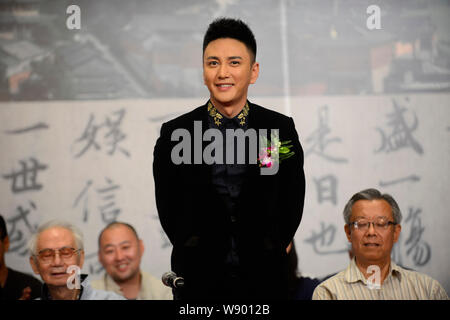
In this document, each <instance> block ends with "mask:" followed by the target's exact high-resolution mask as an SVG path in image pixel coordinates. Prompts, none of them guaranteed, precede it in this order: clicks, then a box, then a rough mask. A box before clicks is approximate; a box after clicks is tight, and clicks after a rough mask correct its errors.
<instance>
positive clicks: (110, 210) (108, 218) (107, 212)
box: [97, 178, 121, 224]
mask: <svg viewBox="0 0 450 320" xmlns="http://www.w3.org/2000/svg"><path fill="white" fill-rule="evenodd" d="M105 180H106V182H107V186H105V187H102V188H100V189H97V193H98V195H99V196H100V197H101V200H102V201H106V203H105V204H103V205H101V206H100V207H99V209H100V213H101V214H102V220H103V222H105V223H107V224H108V223H111V222H114V221H116V219H117V216H118V215H119V214H120V211H121V210H120V209H119V208H117V207H116V202H115V197H116V196H115V194H114V191H115V190H117V189H119V188H120V186H119V185H116V184H113V182H112V180H110V179H108V178H105Z"/></svg>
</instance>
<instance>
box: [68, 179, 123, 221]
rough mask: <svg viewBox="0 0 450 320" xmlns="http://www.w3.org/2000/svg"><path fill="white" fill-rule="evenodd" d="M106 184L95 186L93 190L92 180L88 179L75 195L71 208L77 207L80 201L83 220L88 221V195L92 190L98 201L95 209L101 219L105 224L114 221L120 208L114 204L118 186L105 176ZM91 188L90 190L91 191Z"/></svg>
mask: <svg viewBox="0 0 450 320" xmlns="http://www.w3.org/2000/svg"><path fill="white" fill-rule="evenodd" d="M105 181H106V184H105V185H102V186H100V187H97V188H96V189H95V190H94V189H91V187H92V186H93V181H92V180H89V181H88V182H87V183H86V186H85V187H84V188H83V190H82V191H81V192H80V194H79V195H78V196H77V197H76V199H75V201H74V204H73V208H75V207H77V206H78V205H79V204H80V203H82V206H83V208H82V210H83V222H88V220H89V213H90V210H89V209H90V206H89V204H90V203H89V196H90V195H92V193H93V192H95V193H94V196H95V199H96V200H97V203H99V205H98V207H97V209H98V212H99V213H100V215H101V217H102V221H103V222H104V223H106V224H108V223H111V222H114V221H116V219H117V217H118V216H119V214H120V213H121V209H120V208H118V207H117V204H116V194H115V191H116V190H118V189H120V186H119V185H117V184H114V183H113V181H112V180H111V179H109V178H106V177H105ZM91 190H92V192H91Z"/></svg>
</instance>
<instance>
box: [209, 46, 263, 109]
mask: <svg viewBox="0 0 450 320" xmlns="http://www.w3.org/2000/svg"><path fill="white" fill-rule="evenodd" d="M258 74H259V64H258V63H257V62H253V57H252V56H251V55H250V52H249V50H248V49H247V47H246V46H245V44H244V43H242V42H241V41H238V40H235V39H231V38H221V39H217V40H214V41H211V42H210V43H209V44H208V46H207V47H206V48H205V52H204V54H203V79H204V83H205V85H206V86H207V87H208V90H209V92H210V98H211V102H212V103H213V104H214V106H215V107H216V108H218V109H219V111H221V112H224V114H225V115H227V116H235V115H236V114H237V113H238V112H239V111H240V109H241V108H242V107H243V106H244V105H245V103H246V101H247V92H248V86H249V85H250V84H252V83H255V81H256V79H257V78H258ZM235 110H237V112H234V111H235ZM230 111H231V112H230Z"/></svg>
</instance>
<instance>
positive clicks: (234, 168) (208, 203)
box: [153, 18, 305, 300]
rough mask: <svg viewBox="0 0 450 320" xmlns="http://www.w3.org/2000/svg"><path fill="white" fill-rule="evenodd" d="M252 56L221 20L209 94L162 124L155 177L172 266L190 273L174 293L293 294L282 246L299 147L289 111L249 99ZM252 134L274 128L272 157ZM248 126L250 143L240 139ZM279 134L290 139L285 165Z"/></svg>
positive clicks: (244, 33) (298, 172)
mask: <svg viewBox="0 0 450 320" xmlns="http://www.w3.org/2000/svg"><path fill="white" fill-rule="evenodd" d="M255 59H256V41H255V38H254V36H253V33H252V31H251V30H250V29H249V28H248V26H247V25H246V24H245V23H243V22H242V21H241V20H234V19H228V18H221V19H217V20H215V21H214V22H213V23H211V24H210V25H209V28H208V30H207V32H206V34H205V37H204V40H203V77H204V83H205V85H206V86H207V87H208V89H209V91H210V99H209V101H208V102H207V103H206V104H205V105H203V106H200V107H198V108H196V109H194V110H193V111H191V112H189V113H186V114H184V115H182V116H180V117H178V118H176V119H173V120H171V121H169V122H167V123H164V124H163V125H162V127H161V136H160V137H159V139H158V141H157V143H156V146H155V150H154V163H153V175H154V179H155V193H156V204H157V208H158V214H159V218H160V221H161V225H162V227H163V229H164V231H165V232H166V234H167V235H168V237H169V239H170V241H171V243H172V245H173V251H172V258H171V263H172V270H173V271H174V272H175V273H176V274H177V275H178V276H181V277H183V278H184V279H185V285H184V287H183V288H182V289H180V290H178V289H177V290H175V291H174V293H175V298H176V299H196V300H197V299H285V298H287V293H288V290H287V278H288V271H287V270H288V269H287V255H286V248H287V246H288V245H289V243H290V241H291V240H292V239H293V237H294V234H295V232H296V230H297V228H298V226H299V224H300V220H301V217H302V211H303V202H304V194H305V176H304V172H303V150H302V147H301V145H300V142H299V139H298V135H297V132H296V130H295V126H294V122H293V120H292V118H290V117H286V116H284V115H282V114H280V113H277V112H274V111H271V110H268V109H265V108H263V107H261V106H258V105H256V104H253V103H251V102H249V101H248V100H247V91H248V87H249V85H250V84H253V83H255V81H256V79H257V78H258V73H259V63H258V62H256V60H255ZM264 130H267V131H266V132H264ZM277 130H278V131H277ZM230 132H231V133H233V132H234V133H236V134H235V136H232V135H229V133H230ZM255 132H258V134H260V135H265V136H266V137H267V133H268V132H270V133H272V134H273V133H274V132H278V139H276V138H277V137H276V136H273V135H269V136H270V137H269V138H268V139H270V140H271V146H272V147H277V148H278V149H277V150H278V151H279V153H277V152H276V151H275V150H274V149H271V150H273V151H271V152H272V153H270V155H271V157H269V161H266V160H267V157H265V156H264V155H266V156H267V155H268V149H267V148H265V146H264V144H262V143H261V141H259V140H258V141H259V142H260V143H257V142H256V141H255V139H253V140H252V139H251V136H252V134H253V137H254V133H255ZM243 133H245V134H247V133H248V136H247V138H245V135H244V140H245V141H244V144H239V142H238V143H235V141H236V140H235V137H236V136H239V134H241V136H240V137H241V138H242V134H243ZM181 138H183V139H181ZM213 138H214V139H213ZM227 138H228V139H227ZM237 139H238V140H239V137H238V138H237ZM180 140H181V142H180ZM210 141H211V142H210ZM277 141H278V142H283V143H284V142H287V141H290V145H286V144H283V145H282V146H287V148H285V149H284V150H283V152H284V155H289V156H290V157H288V158H287V159H284V160H283V161H282V163H280V161H279V160H277V158H276V156H277V154H278V155H281V154H282V149H283V148H280V145H279V144H278V145H276V142H277ZM241 142H242V139H241ZM243 146H244V147H243ZM266 146H267V145H266ZM282 146H281V147H282ZM256 149H257V150H258V154H255V150H256ZM286 149H288V150H286ZM243 155H244V157H241V156H243ZM258 155H259V156H260V157H259V158H258V161H257V159H256V158H257V157H258ZM240 157H241V158H240ZM239 159H241V160H239ZM242 159H245V161H244V162H242ZM280 159H281V158H280ZM271 170H272V171H271Z"/></svg>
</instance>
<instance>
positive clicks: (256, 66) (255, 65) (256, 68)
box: [250, 61, 259, 84]
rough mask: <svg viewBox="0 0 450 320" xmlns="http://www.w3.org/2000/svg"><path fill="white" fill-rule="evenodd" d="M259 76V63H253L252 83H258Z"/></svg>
mask: <svg viewBox="0 0 450 320" xmlns="http://www.w3.org/2000/svg"><path fill="white" fill-rule="evenodd" d="M258 76H259V63H258V62H256V61H255V62H253V65H252V73H251V75H250V83H251V84H253V83H255V82H256V80H257V79H258Z"/></svg>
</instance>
